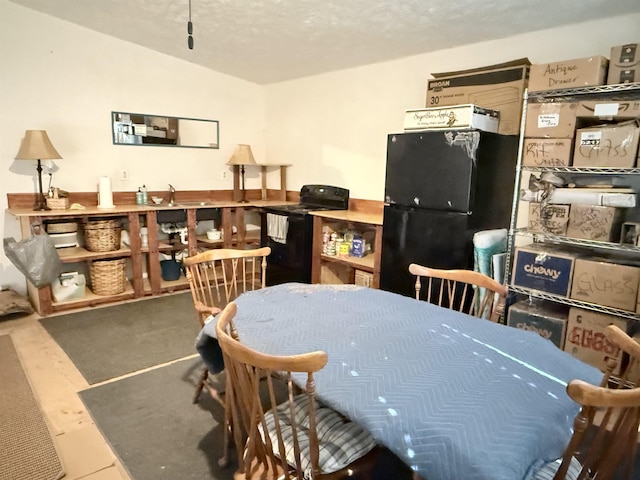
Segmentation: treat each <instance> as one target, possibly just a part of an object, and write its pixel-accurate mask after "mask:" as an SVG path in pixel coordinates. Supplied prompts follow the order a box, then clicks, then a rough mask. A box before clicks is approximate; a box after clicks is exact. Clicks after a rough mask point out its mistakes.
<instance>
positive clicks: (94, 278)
mask: <svg viewBox="0 0 640 480" xmlns="http://www.w3.org/2000/svg"><path fill="white" fill-rule="evenodd" d="M125 262H126V260H125V259H124V258H119V259H116V260H95V261H93V262H91V265H90V267H89V273H90V275H91V290H92V291H93V293H95V294H96V295H117V294H118V293H122V292H124V289H125V288H126V286H127V277H126V275H125V273H124V269H125Z"/></svg>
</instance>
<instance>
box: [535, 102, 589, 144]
mask: <svg viewBox="0 0 640 480" xmlns="http://www.w3.org/2000/svg"><path fill="white" fill-rule="evenodd" d="M577 108H578V104H577V103H576V102H563V103H530V104H529V105H528V106H527V118H526V123H525V126H524V136H525V137H531V138H573V134H574V132H575V130H576V110H577Z"/></svg>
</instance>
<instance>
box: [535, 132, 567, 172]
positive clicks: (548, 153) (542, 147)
mask: <svg viewBox="0 0 640 480" xmlns="http://www.w3.org/2000/svg"><path fill="white" fill-rule="evenodd" d="M572 150H573V139H572V138H525V139H524V143H523V146H522V165H524V166H528V167H568V166H570V165H571V153H572Z"/></svg>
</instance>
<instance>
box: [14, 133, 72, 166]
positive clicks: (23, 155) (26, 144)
mask: <svg viewBox="0 0 640 480" xmlns="http://www.w3.org/2000/svg"><path fill="white" fill-rule="evenodd" d="M59 158H62V156H61V155H60V154H59V153H58V151H57V150H56V149H55V148H54V146H53V144H52V143H51V140H49V135H47V132H46V131H45V130H27V131H26V132H25V134H24V138H23V139H22V144H21V145H20V150H18V154H17V155H16V160H54V159H59Z"/></svg>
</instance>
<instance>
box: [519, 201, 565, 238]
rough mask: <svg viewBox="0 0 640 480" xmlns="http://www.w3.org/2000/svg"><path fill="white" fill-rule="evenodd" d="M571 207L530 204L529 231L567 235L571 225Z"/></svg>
mask: <svg viewBox="0 0 640 480" xmlns="http://www.w3.org/2000/svg"><path fill="white" fill-rule="evenodd" d="M569 211H570V205H560V204H545V205H543V204H541V203H538V202H531V203H529V220H528V225H527V230H529V231H530V232H537V233H551V234H553V235H565V234H566V233H567V225H568V223H569Z"/></svg>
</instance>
